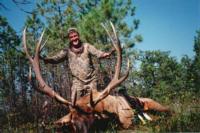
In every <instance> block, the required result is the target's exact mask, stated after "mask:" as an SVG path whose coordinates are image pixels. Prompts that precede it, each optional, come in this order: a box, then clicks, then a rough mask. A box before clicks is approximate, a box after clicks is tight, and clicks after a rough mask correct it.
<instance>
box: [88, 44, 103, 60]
mask: <svg viewBox="0 0 200 133" xmlns="http://www.w3.org/2000/svg"><path fill="white" fill-rule="evenodd" d="M87 46H88V51H89V53H91V54H92V55H95V56H97V57H98V58H101V57H102V55H103V54H104V52H102V51H101V50H98V49H96V48H95V47H94V46H92V45H91V44H87Z"/></svg>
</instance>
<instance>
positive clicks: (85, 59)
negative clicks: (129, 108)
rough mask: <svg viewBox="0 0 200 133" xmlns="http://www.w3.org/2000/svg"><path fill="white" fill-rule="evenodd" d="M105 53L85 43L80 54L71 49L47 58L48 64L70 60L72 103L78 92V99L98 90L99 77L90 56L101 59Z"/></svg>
mask: <svg viewBox="0 0 200 133" xmlns="http://www.w3.org/2000/svg"><path fill="white" fill-rule="evenodd" d="M103 53H104V52H102V51H100V50H97V49H96V48H95V47H94V46H92V45H90V44H88V43H83V50H82V51H81V52H80V53H78V52H74V51H73V50H72V49H71V48H69V49H63V50H61V51H60V52H59V53H58V54H56V55H55V56H52V57H47V58H45V61H46V62H48V63H54V64H55V63H59V62H61V61H63V60H64V59H68V62H69V67H70V70H71V72H72V76H73V81H72V82H73V83H72V87H71V90H72V97H71V98H72V101H73V99H74V97H75V95H76V92H77V98H79V97H81V96H84V95H86V94H87V93H88V92H89V90H90V89H96V87H97V77H96V71H95V69H94V67H93V64H92V61H91V58H90V56H91V55H90V54H92V55H95V56H97V57H98V58H100V57H101V56H102V55H103Z"/></svg>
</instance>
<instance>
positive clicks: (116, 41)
mask: <svg viewBox="0 0 200 133" xmlns="http://www.w3.org/2000/svg"><path fill="white" fill-rule="evenodd" d="M110 25H111V27H112V34H111V32H109V31H108V29H107V28H106V26H105V25H104V24H102V26H103V28H104V29H105V31H106V33H107V34H108V36H109V38H110V39H111V42H112V44H113V46H114V47H115V50H116V51H117V62H116V65H115V74H114V77H113V79H112V80H111V81H110V83H109V84H108V86H107V87H106V88H105V89H104V90H103V91H102V92H101V93H100V95H99V96H98V97H97V98H96V99H93V96H92V91H91V93H90V104H91V106H93V107H94V106H95V105H96V104H97V103H99V102H100V101H101V100H103V99H104V98H106V97H107V96H108V95H109V93H110V92H111V90H112V89H114V88H116V87H117V86H118V85H119V84H120V83H122V82H123V81H124V80H125V79H126V78H127V77H128V74H129V69H130V68H129V60H128V61H127V71H126V73H125V75H124V76H122V77H120V71H121V64H122V49H121V45H120V41H119V38H118V36H117V33H116V30H115V27H114V25H113V24H112V22H110Z"/></svg>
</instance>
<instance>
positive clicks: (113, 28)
mask: <svg viewBox="0 0 200 133" xmlns="http://www.w3.org/2000/svg"><path fill="white" fill-rule="evenodd" d="M110 25H111V27H112V30H113V33H114V35H115V38H116V39H117V38H118V37H117V32H116V30H115V27H114V25H113V23H112V22H111V21H110ZM117 41H118V40H117Z"/></svg>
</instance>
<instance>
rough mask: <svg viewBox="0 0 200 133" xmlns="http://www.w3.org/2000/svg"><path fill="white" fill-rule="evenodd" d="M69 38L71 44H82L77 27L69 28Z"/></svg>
mask: <svg viewBox="0 0 200 133" xmlns="http://www.w3.org/2000/svg"><path fill="white" fill-rule="evenodd" d="M68 38H69V42H70V44H72V45H73V46H78V45H79V44H80V38H79V33H78V31H77V29H76V28H69V29H68Z"/></svg>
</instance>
